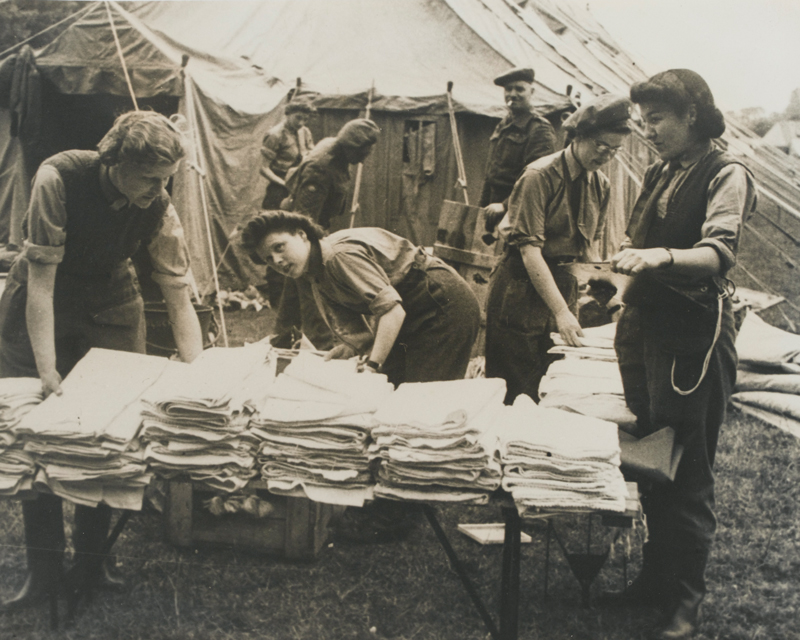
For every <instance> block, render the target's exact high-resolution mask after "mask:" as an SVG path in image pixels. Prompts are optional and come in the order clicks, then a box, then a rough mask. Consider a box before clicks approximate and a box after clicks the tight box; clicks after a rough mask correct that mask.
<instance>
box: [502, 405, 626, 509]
mask: <svg viewBox="0 0 800 640" xmlns="http://www.w3.org/2000/svg"><path fill="white" fill-rule="evenodd" d="M502 420H503V428H502V430H501V431H500V457H501V461H502V464H503V489H505V490H506V491H508V492H509V493H511V495H512V497H513V498H514V502H515V504H516V505H517V508H518V510H519V511H520V515H522V516H525V515H526V514H530V513H534V512H541V511H544V512H558V511H572V512H575V511H596V510H602V511H612V512H622V511H624V510H625V499H626V497H627V495H628V491H627V488H626V486H625V480H624V479H623V477H622V473H621V472H620V469H619V465H620V448H619V439H618V437H617V425H616V424H613V423H611V422H606V421H603V420H599V419H597V418H592V417H589V416H583V415H580V414H577V413H574V412H571V411H562V410H560V409H550V408H544V407H541V406H537V405H536V404H534V402H533V401H532V400H531V399H530V398H529V397H528V396H525V395H521V396H519V397H517V399H516V400H515V401H514V405H513V406H511V407H507V408H506V410H505V413H504V415H503V419H502Z"/></svg>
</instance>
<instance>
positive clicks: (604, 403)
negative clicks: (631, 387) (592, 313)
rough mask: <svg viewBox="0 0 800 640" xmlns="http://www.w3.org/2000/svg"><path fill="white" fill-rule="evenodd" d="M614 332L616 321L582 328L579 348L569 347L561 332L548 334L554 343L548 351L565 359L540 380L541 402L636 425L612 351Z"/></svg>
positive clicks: (603, 418)
mask: <svg viewBox="0 0 800 640" xmlns="http://www.w3.org/2000/svg"><path fill="white" fill-rule="evenodd" d="M616 332H617V325H616V323H612V324H606V325H602V326H600V327H592V328H590V329H584V336H585V337H584V338H581V341H582V342H583V343H584V346H582V347H568V346H566V345H565V344H564V341H563V340H562V339H561V336H560V335H558V334H557V333H554V334H551V337H552V339H553V342H555V343H556V346H555V347H553V348H552V349H550V353H559V354H563V355H564V358H563V359H562V360H556V361H555V362H554V363H553V364H551V365H550V367H549V368H548V370H547V375H546V376H545V377H544V378H543V379H542V382H541V384H540V385H539V396H540V397H541V400H540V405H541V406H543V407H563V408H567V409H571V410H573V411H577V412H578V413H581V414H584V415H587V416H592V417H594V418H600V419H601V420H608V421H610V422H615V423H617V424H619V425H633V424H635V423H636V416H634V415H633V414H632V413H631V411H630V410H629V409H628V406H627V404H626V403H625V395H624V393H623V389H622V377H621V376H620V373H619V366H618V364H617V355H616V352H615V351H614V336H615V335H616Z"/></svg>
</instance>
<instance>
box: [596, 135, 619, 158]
mask: <svg viewBox="0 0 800 640" xmlns="http://www.w3.org/2000/svg"><path fill="white" fill-rule="evenodd" d="M592 144H593V145H594V148H595V151H597V153H599V154H601V155H604V156H615V155H617V152H618V151H619V150H620V149H622V146H619V147H612V146H611V145H609V144H606V143H605V142H602V141H600V140H594V139H592Z"/></svg>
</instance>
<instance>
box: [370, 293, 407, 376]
mask: <svg viewBox="0 0 800 640" xmlns="http://www.w3.org/2000/svg"><path fill="white" fill-rule="evenodd" d="M405 319H406V312H405V309H403V306H402V305H400V304H396V305H395V306H393V307H392V308H391V309H390V310H389V311H387V312H386V313H384V314H383V315H382V316H381V317H380V318H378V328H377V329H376V330H375V341H374V342H373V343H372V350H371V351H370V354H369V359H370V360H372V361H373V362H377V363H378V364H383V363H384V362H385V361H386V358H387V357H388V356H389V352H390V351H391V350H392V347H393V346H394V343H395V341H396V340H397V336H398V335H399V334H400V329H401V327H402V326H403V322H404V321H405Z"/></svg>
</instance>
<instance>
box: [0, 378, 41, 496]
mask: <svg viewBox="0 0 800 640" xmlns="http://www.w3.org/2000/svg"><path fill="white" fill-rule="evenodd" d="M43 399H44V398H43V395H42V382H41V380H39V378H0V495H3V496H9V495H15V494H17V493H18V492H19V491H20V490H28V489H30V488H31V485H32V482H33V476H34V473H35V471H36V463H35V462H34V460H33V457H32V456H31V455H30V454H29V453H26V452H25V451H23V448H22V447H23V443H22V442H17V438H16V436H15V434H14V432H13V431H12V430H13V428H14V427H16V426H17V424H19V421H20V420H21V419H22V417H23V416H24V415H25V414H27V413H28V412H29V411H30V410H31V409H33V408H34V407H35V406H36V405H38V404H39V403H40V402H41V401H42V400H43Z"/></svg>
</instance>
